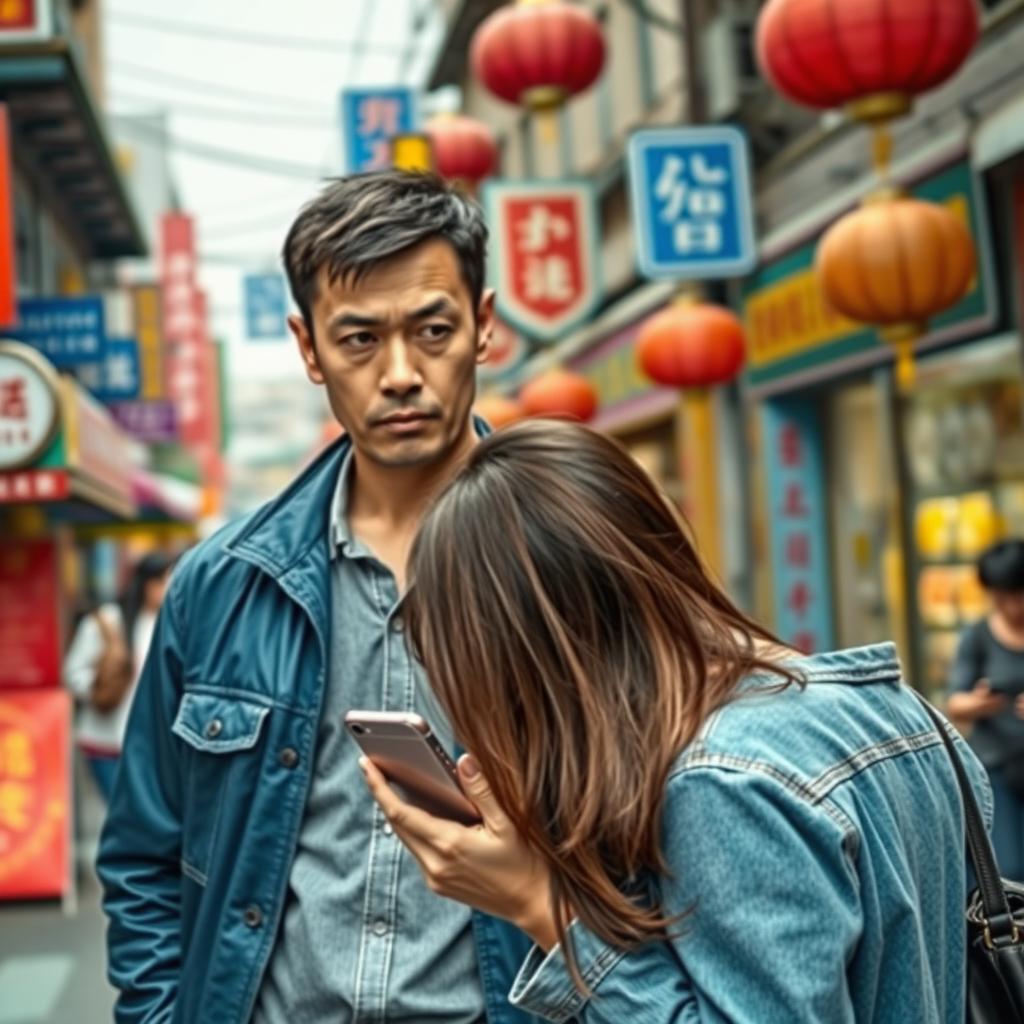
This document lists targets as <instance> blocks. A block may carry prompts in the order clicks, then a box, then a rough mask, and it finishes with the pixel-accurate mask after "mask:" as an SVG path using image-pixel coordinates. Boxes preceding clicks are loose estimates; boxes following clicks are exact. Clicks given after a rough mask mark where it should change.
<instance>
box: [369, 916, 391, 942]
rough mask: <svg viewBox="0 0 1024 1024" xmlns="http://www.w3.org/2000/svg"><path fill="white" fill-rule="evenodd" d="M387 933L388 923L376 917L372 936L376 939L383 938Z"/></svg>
mask: <svg viewBox="0 0 1024 1024" xmlns="http://www.w3.org/2000/svg"><path fill="white" fill-rule="evenodd" d="M387 933H388V923H387V921H385V920H384V918H382V917H378V918H377V920H376V921H374V922H373V934H374V935H376V936H377V937H378V938H383V937H384V936H385V935H387Z"/></svg>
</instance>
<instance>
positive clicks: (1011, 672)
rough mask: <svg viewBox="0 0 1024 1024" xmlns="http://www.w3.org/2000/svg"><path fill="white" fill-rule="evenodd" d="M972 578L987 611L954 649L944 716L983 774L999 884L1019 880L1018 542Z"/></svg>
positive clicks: (1021, 577)
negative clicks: (964, 735) (959, 728)
mask: <svg viewBox="0 0 1024 1024" xmlns="http://www.w3.org/2000/svg"><path fill="white" fill-rule="evenodd" d="M978 577H979V579H980V580H981V585H982V586H983V587H984V588H985V590H986V591H987V592H988V595H989V598H990V600H991V604H992V611H991V612H990V614H989V615H988V616H987V617H986V618H984V619H982V620H980V621H979V622H977V623H975V624H974V625H973V626H971V628H970V629H969V630H967V632H966V633H965V634H964V636H963V638H962V639H961V641H960V648H959V650H958V652H957V657H956V661H955V662H954V664H953V669H952V672H951V678H950V690H951V693H950V697H949V703H948V705H947V710H948V712H949V714H950V717H951V718H954V719H958V720H959V721H962V722H966V723H969V724H970V725H971V726H972V728H971V731H970V735H969V737H968V742H969V743H970V745H971V747H973V749H974V752H975V753H976V754H977V755H978V757H979V758H980V759H981V762H982V764H984V765H985V767H986V768H987V769H988V775H989V780H990V781H991V783H992V793H993V796H994V798H995V820H994V823H993V832H992V843H993V845H994V846H995V850H996V858H997V860H998V861H999V867H1000V868H1001V870H1002V872H1003V876H1004V877H1006V878H1024V540H1008V541H1004V542H1003V543H1001V544H996V545H995V547H992V548H990V549H989V550H988V551H986V552H985V554H984V555H982V556H981V559H980V561H979V562H978Z"/></svg>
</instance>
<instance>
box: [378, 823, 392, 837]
mask: <svg viewBox="0 0 1024 1024" xmlns="http://www.w3.org/2000/svg"><path fill="white" fill-rule="evenodd" d="M381 832H383V833H384V835H386V836H393V835H394V834H395V830H394V828H392V826H391V822H390V821H385V822H384V824H383V825H382V826H381Z"/></svg>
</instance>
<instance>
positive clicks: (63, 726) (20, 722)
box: [0, 690, 72, 900]
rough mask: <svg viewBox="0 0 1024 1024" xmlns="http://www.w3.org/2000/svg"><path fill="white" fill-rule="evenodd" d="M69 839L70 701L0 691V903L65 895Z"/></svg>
mask: <svg viewBox="0 0 1024 1024" xmlns="http://www.w3.org/2000/svg"><path fill="white" fill-rule="evenodd" d="M71 834H72V828H71V697H70V695H69V694H68V693H67V692H66V691H64V690H50V691H39V692H34V693H12V692H10V691H6V692H5V691H2V690H0V900H3V899H41V898H45V897H52V896H62V895H64V894H65V893H66V892H67V891H68V888H69V887H70V885H71V884H72V875H71Z"/></svg>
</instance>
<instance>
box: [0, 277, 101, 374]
mask: <svg viewBox="0 0 1024 1024" xmlns="http://www.w3.org/2000/svg"><path fill="white" fill-rule="evenodd" d="M3 334H4V335H5V336H6V337H10V338H15V339H17V340H18V341H23V342H24V343H25V344H26V345H31V346H32V347H33V348H34V349H36V350H37V351H39V352H41V353H42V354H43V355H44V356H46V358H47V359H49V360H50V362H51V363H53V365H54V366H57V367H59V368H61V369H64V368H70V367H77V366H81V365H83V364H87V363H98V362H100V361H101V360H102V359H103V353H104V349H105V346H106V341H107V337H106V324H105V321H104V317H103V299H102V298H100V296H98V295H83V296H74V297H69V298H56V297H54V298H45V299H21V300H20V301H19V302H18V326H17V327H10V328H4V330H3Z"/></svg>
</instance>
